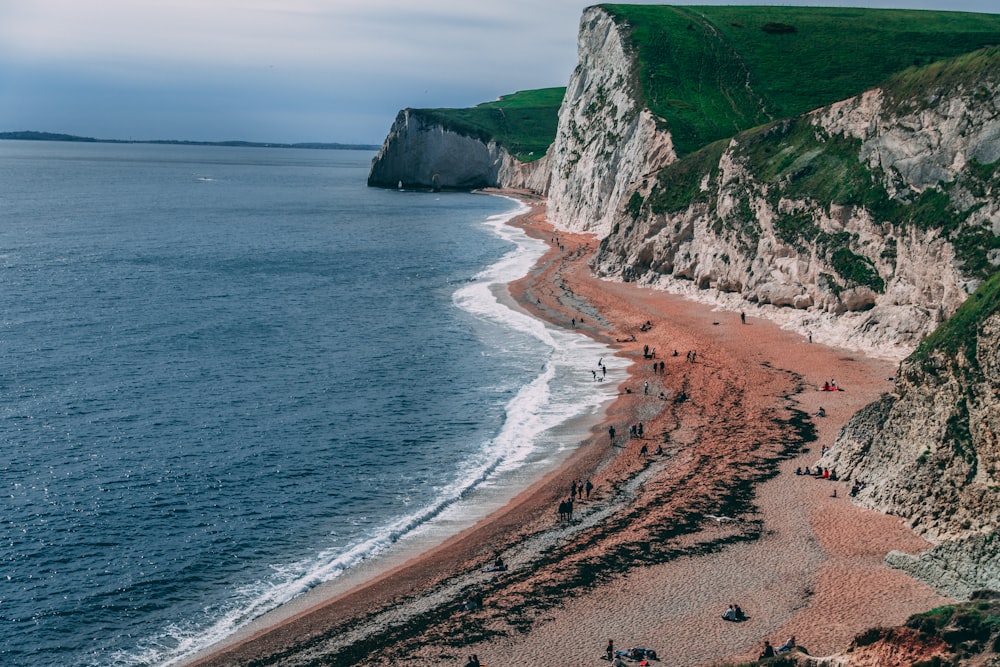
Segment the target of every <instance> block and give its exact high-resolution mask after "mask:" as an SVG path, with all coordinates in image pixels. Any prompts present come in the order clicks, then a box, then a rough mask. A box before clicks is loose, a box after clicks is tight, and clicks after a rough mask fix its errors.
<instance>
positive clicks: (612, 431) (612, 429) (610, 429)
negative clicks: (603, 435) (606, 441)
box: [608, 424, 615, 445]
mask: <svg viewBox="0 0 1000 667" xmlns="http://www.w3.org/2000/svg"><path fill="white" fill-rule="evenodd" d="M608 435H609V436H611V444H612V445H613V444H615V425H614V424H612V425H611V426H609V427H608Z"/></svg>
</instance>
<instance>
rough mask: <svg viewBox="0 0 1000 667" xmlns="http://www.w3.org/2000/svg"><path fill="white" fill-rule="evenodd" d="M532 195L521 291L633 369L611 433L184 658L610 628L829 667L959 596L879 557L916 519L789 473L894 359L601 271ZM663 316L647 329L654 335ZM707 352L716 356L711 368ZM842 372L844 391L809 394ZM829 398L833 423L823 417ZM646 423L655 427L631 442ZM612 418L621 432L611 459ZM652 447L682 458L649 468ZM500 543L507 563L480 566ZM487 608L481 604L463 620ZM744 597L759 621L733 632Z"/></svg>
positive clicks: (577, 655)
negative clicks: (539, 250)
mask: <svg viewBox="0 0 1000 667" xmlns="http://www.w3.org/2000/svg"><path fill="white" fill-rule="evenodd" d="M504 194H507V195H514V196H516V195H517V194H518V193H504ZM522 201H524V200H523V199H522ZM526 203H529V205H530V207H531V208H530V210H529V211H528V212H527V213H525V214H524V215H522V216H521V217H520V218H518V219H516V220H513V221H511V222H509V223H508V224H513V225H515V226H518V227H520V228H522V229H524V230H525V231H526V232H527V233H528V234H529V235H533V236H535V238H541V239H543V240H547V241H548V242H549V244H550V248H549V250H548V251H547V252H546V253H545V254H544V255H543V256H542V258H541V259H540V260H539V261H538V263H537V264H536V265H535V267H534V268H532V269H531V272H530V273H529V275H528V276H526V277H525V278H522V279H520V280H517V281H514V282H513V283H511V284H510V286H509V290H510V293H511V296H512V298H514V299H515V300H516V301H517V302H518V303H519V304H520V306H521V308H523V309H524V310H526V311H528V312H530V313H532V314H533V315H534V316H536V317H538V318H540V319H543V320H545V321H547V322H550V323H552V324H555V325H557V326H562V327H564V328H566V329H572V328H576V329H579V330H580V331H581V332H582V333H586V334H587V335H589V336H590V337H592V338H594V339H595V340H596V341H599V342H603V343H605V344H608V345H610V346H612V347H615V348H617V353H616V354H617V355H620V356H624V357H626V358H628V359H629V360H630V362H631V366H630V368H629V371H628V372H629V377H628V379H627V380H626V381H625V382H624V383H623V384H622V385H621V386H620V388H619V390H620V393H619V397H618V399H617V400H616V401H615V402H614V403H613V404H611V405H610V406H608V408H607V409H606V410H605V411H604V420H603V421H601V424H600V425H598V426H596V427H594V428H592V429H590V437H589V438H587V440H586V442H584V443H581V444H580V445H578V446H577V447H576V448H575V449H574V450H573V451H572V453H570V454H569V456H568V457H567V458H566V459H565V460H564V461H563V462H562V463H561V465H560V466H559V467H558V468H556V469H554V470H551V471H550V472H548V473H547V474H546V475H545V476H544V477H543V478H542V479H541V480H540V481H537V482H535V483H534V484H532V485H531V486H530V487H529V488H528V489H527V490H525V491H524V492H522V493H521V494H519V495H518V496H516V497H515V498H513V499H512V500H510V502H509V503H507V504H506V505H505V506H504V507H502V508H500V509H498V510H497V511H495V512H493V513H492V514H491V515H489V516H487V517H485V518H484V519H482V520H480V521H479V522H477V523H476V524H475V525H474V526H472V527H471V528H469V529H467V530H465V531H463V532H462V533H459V534H458V535H456V536H454V537H452V538H449V539H448V540H447V541H445V542H444V543H442V544H440V545H438V546H436V547H434V548H432V549H430V550H429V551H427V552H425V553H423V554H422V555H419V556H417V557H416V558H414V559H412V560H408V561H406V562H403V563H400V564H398V565H396V566H395V567H393V568H392V569H391V570H389V571H387V572H384V573H381V574H379V575H378V576H376V577H375V578H374V579H372V580H370V581H368V582H367V583H363V584H361V585H360V586H358V587H354V588H352V589H351V590H348V591H342V592H338V593H336V594H335V595H333V596H332V597H329V599H322V600H318V601H316V604H314V605H313V606H311V607H309V608H306V609H302V610H301V611H297V612H295V613H294V614H292V615H291V617H289V618H285V619H284V620H281V621H280V622H278V623H276V624H273V625H272V624H267V625H266V627H263V628H261V629H259V630H258V631H256V632H254V633H251V635H250V636H249V637H246V638H244V639H242V641H239V642H237V643H235V644H232V645H229V646H223V647H220V646H218V645H217V646H215V647H212V649H210V651H208V652H206V653H203V654H199V656H195V658H193V659H192V661H188V662H185V663H184V664H191V665H233V664H248V663H253V664H261V665H268V664H289V665H290V664H308V663H309V661H311V660H318V659H320V658H321V656H323V660H324V664H331V665H341V664H343V665H354V664H367V663H369V662H370V663H372V664H374V663H376V662H378V663H383V662H385V661H386V660H388V661H390V662H393V661H401V662H403V663H405V664H413V665H423V664H427V665H431V664H452V663H453V664H463V663H464V658H465V657H466V656H467V655H468V654H471V653H478V654H479V655H480V656H481V657H482V658H483V660H484V662H486V663H487V664H497V665H503V664H514V663H515V662H523V661H525V660H530V659H538V660H545V659H550V658H551V651H552V647H553V646H558V647H559V654H560V655H561V656H564V657H566V658H568V659H577V660H592V659H596V658H597V657H598V656H599V655H600V653H601V650H602V649H603V645H604V643H606V637H608V636H611V637H614V638H616V644H618V645H619V646H621V647H623V648H624V647H625V646H626V644H635V645H646V646H650V647H652V648H655V649H656V650H657V652H658V653H659V654H660V656H661V658H665V657H666V656H668V655H670V656H672V658H671V661H670V664H689V665H698V664H708V663H712V662H717V661H718V660H721V659H728V658H748V657H750V658H752V657H753V656H754V655H755V649H757V648H758V647H759V645H760V644H761V643H762V640H763V639H764V638H769V639H771V640H772V642H774V641H775V640H777V641H782V640H783V639H784V637H781V636H780V635H781V634H783V633H786V632H787V633H790V634H796V635H797V636H798V637H799V638H800V641H801V642H802V643H803V644H805V645H806V646H808V647H809V648H810V649H811V651H810V652H812V653H813V654H814V655H816V654H817V651H819V654H823V653H830V652H834V651H838V650H844V649H846V647H847V643H848V642H849V640H850V638H851V637H853V634H855V633H857V632H860V631H862V630H864V629H867V628H868V627H871V626H872V625H878V624H894V623H895V622H901V621H902V620H904V619H905V618H906V616H908V615H909V614H910V613H914V612H916V611H924V610H926V609H927V608H929V607H930V606H934V605H935V604H943V603H946V602H948V600H947V599H946V598H942V597H941V596H937V595H936V594H934V593H933V591H930V589H929V588H927V587H926V586H924V585H922V584H919V583H917V582H915V581H913V580H910V579H909V578H907V577H905V576H904V575H901V574H899V573H896V572H894V571H891V570H889V569H888V568H887V567H885V566H884V564H882V561H881V559H882V557H883V556H884V553H885V552H886V551H888V550H890V549H901V550H907V551H910V552H916V551H919V550H921V549H923V548H926V547H927V546H928V545H927V544H926V543H925V542H923V541H922V540H919V539H918V538H916V537H915V536H914V535H913V534H912V533H911V532H909V531H907V530H906V529H904V528H903V527H902V525H901V523H900V521H899V520H898V519H895V518H892V517H885V516H883V515H876V514H874V513H871V512H866V511H864V510H861V509H859V508H856V507H854V506H853V505H851V504H850V503H849V502H848V501H847V500H846V499H845V498H844V496H846V491H842V493H841V496H840V498H839V499H835V498H832V497H830V492H831V489H832V488H835V487H834V485H835V484H837V483H831V482H825V481H820V480H813V479H808V478H803V477H797V476H794V475H793V474H792V473H793V471H794V469H795V467H801V466H804V465H813V464H814V463H815V461H816V460H818V459H819V452H818V451H811V445H816V446H817V447H818V446H819V445H821V444H822V445H829V444H832V441H833V438H834V437H835V435H836V431H837V430H838V429H839V426H840V425H842V424H843V423H844V422H845V421H846V419H847V418H848V417H849V416H850V414H853V412H854V411H855V410H857V409H858V408H859V407H861V406H862V405H864V404H865V403H867V402H868V401H870V400H872V399H874V398H875V397H877V395H878V394H879V393H880V392H881V391H882V390H885V389H886V388H887V387H888V383H887V381H886V379H885V378H887V377H888V376H889V375H891V374H892V372H893V369H892V368H891V366H890V365H889V364H888V363H886V362H884V361H878V360H873V359H868V358H863V357H861V356H860V354H859V353H854V352H848V351H845V350H836V349H833V348H827V347H824V346H820V345H815V346H813V345H809V344H807V343H805V341H804V340H802V337H801V336H797V335H795V334H794V333H790V332H787V331H782V330H781V329H779V328H778V327H777V325H774V324H772V323H769V322H766V321H764V320H756V319H755V318H753V317H751V318H748V322H747V324H746V325H742V324H741V323H740V321H739V319H738V317H737V316H736V315H735V314H734V313H725V312H718V311H715V310H713V309H711V308H709V307H707V306H704V305H701V304H694V303H692V302H690V301H686V300H684V299H683V298H681V297H677V296H673V295H669V294H666V293H663V292H654V291H653V290H649V289H643V288H639V287H636V286H632V285H625V284H615V283H603V282H601V281H599V280H597V279H596V278H594V277H593V276H591V275H589V268H588V266H587V263H586V260H587V258H588V257H589V256H590V255H591V253H592V252H593V251H594V249H595V248H596V240H595V239H593V238H591V237H586V236H582V235H571V234H568V233H565V232H558V233H556V232H554V231H553V230H552V229H551V227H549V226H548V225H547V223H546V222H545V221H544V202H540V201H539V200H534V201H530V200H529V201H528V202H526ZM557 237H558V239H559V243H558V244H556V243H554V242H552V239H555V238H557ZM560 246H561V247H560ZM605 317H606V318H607V319H605ZM578 318H579V319H581V320H582V322H583V323H582V324H580V323H578V322H577V321H576V320H577V319H578ZM646 322H651V323H652V324H653V326H652V328H651V329H648V330H643V328H644V326H643V325H645V323H646ZM737 332H738V333H737ZM632 335H635V337H636V339H637V340H635V341H634V342H633V341H631V340H628V339H630V338H631V336H632ZM616 338H617V339H620V340H626V341H627V342H624V343H615V339H616ZM650 344H652V346H653V347H658V348H659V349H660V352H659V354H658V358H657V360H656V361H657V363H662V364H663V365H664V366H661V367H659V368H663V370H662V372H661V370H659V368H658V369H657V370H656V371H655V372H654V371H652V362H651V361H650V360H649V359H647V358H644V357H643V350H642V346H643V345H650ZM673 349H678V350H680V351H681V354H679V355H678V356H677V357H674V356H672V352H673ZM689 350H695V351H696V352H697V355H698V356H697V360H696V361H695V362H693V363H692V362H689V361H688V360H687V358H686V357H685V356H684V353H686V352H687V351H689ZM779 359H780V361H779ZM834 374H835V376H836V377H837V378H838V379H839V381H840V383H841V385H842V386H844V387H847V388H848V392H847V393H846V394H845V395H844V396H839V395H838V396H836V397H834V396H819V395H816V394H817V392H811V391H809V390H810V389H811V388H812V387H813V386H815V385H816V384H817V383H819V382H822V379H823V378H824V377H831V376H834ZM646 386H652V392H650V394H647V393H646V391H645V387H646ZM625 387H628V388H629V389H631V390H632V391H631V393H625V389H624V388H625ZM661 391H662V392H663V395H664V398H665V399H666V400H661V399H660V398H659V394H660V392H661ZM821 399H823V400H825V401H826V403H824V405H825V406H826V409H827V413H828V416H827V417H826V418H824V419H810V418H809V415H810V414H811V413H812V412H813V411H814V410H815V409H816V408H817V407H818V405H820V403H818V401H819V400H821ZM835 399H836V402H833V401H834V400H835ZM636 422H644V423H645V424H646V430H645V434H646V435H645V436H644V437H643V438H641V439H634V440H633V439H628V438H625V437H624V436H625V435H626V434H627V426H628V424H631V423H636ZM610 424H615V425H617V428H618V433H619V434H620V435H619V436H617V437H616V446H614V447H609V446H608V434H607V427H608V425H610ZM619 438H620V440H619ZM642 445H647V449H649V450H652V449H654V448H655V447H657V446H663V447H664V450H665V451H664V454H663V455H661V456H655V455H651V454H649V453H646V454H643V453H642V452H641V451H640V447H641V446H642ZM587 478H593V479H594V480H595V482H596V484H597V488H596V489H595V493H594V498H593V499H592V500H587V501H584V502H583V503H581V504H580V505H582V507H580V508H579V512H578V514H577V516H576V517H575V518H574V521H572V522H561V523H560V522H556V521H555V516H554V515H555V510H554V507H555V504H556V503H557V502H558V501H559V499H560V498H561V497H562V496H564V495H565V494H566V493H567V492H568V486H569V480H576V479H587ZM841 486H842V485H841ZM789 508H795V509H794V510H790V509H789ZM497 545H503V548H502V549H498V546H497ZM883 549H884V551H883ZM498 550H501V551H502V552H503V556H504V559H505V561H507V562H508V563H509V564H510V569H509V570H508V571H507V572H503V573H499V574H490V575H487V574H483V573H482V572H481V568H482V566H483V565H484V564H485V563H488V562H490V561H491V560H492V559H493V557H494V556H495V553H496V551H498ZM751 575H752V576H751ZM844 581H851V582H852V585H850V586H845V585H843V582H844ZM858 581H864V582H866V585H865V586H864V587H859V586H856V585H853V584H855V583H856V582H858ZM861 588H863V590H859V589H861ZM847 589H851V590H847ZM678 593H680V595H678ZM477 596H481V597H482V599H483V600H484V604H483V605H482V606H479V607H477V608H475V609H465V608H464V607H463V603H464V602H465V601H466V600H467V599H469V598H470V597H473V598H474V597H477ZM872 600H874V602H873V601H872ZM734 601H735V602H738V603H740V604H741V605H742V606H744V607H745V608H747V609H748V611H749V612H750V614H751V617H752V618H751V622H750V623H745V624H739V625H738V626H735V627H727V626H729V624H725V623H724V622H721V623H720V621H718V615H719V614H720V613H721V611H722V610H724V609H725V606H726V604H727V603H729V602H734ZM286 611H287V610H286ZM529 630H530V632H528V631H529ZM779 637H780V638H779ZM706 639H709V640H710V641H706ZM668 642H669V643H670V644H671V645H670V646H668V645H667V643H668ZM598 644H600V646H598ZM674 644H679V645H680V646H677V645H674Z"/></svg>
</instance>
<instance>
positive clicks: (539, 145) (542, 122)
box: [413, 88, 566, 162]
mask: <svg viewBox="0 0 1000 667" xmlns="http://www.w3.org/2000/svg"><path fill="white" fill-rule="evenodd" d="M565 92H566V89H565V88H542V89H539V90H523V91H520V92H517V93H514V94H512V95H504V96H503V97H501V98H500V99H499V100H496V101H494V102H484V103H483V104H479V105H477V106H475V107H472V108H469V109H414V110H413V111H414V112H415V113H417V114H419V115H420V116H421V117H423V118H425V119H427V120H428V121H430V122H437V123H441V125H443V126H444V127H446V128H449V129H451V130H454V131H455V132H458V133H459V134H464V135H466V136H471V137H475V138H477V139H481V140H482V141H486V142H488V141H491V140H495V141H496V142H497V143H499V144H500V145H501V146H503V147H504V148H506V149H507V151H508V152H510V153H511V154H512V155H513V156H514V157H516V158H517V159H519V160H521V161H522V162H531V161H533V160H537V159H539V158H541V157H543V156H544V155H545V151H546V150H547V149H548V147H549V146H550V145H551V144H552V142H553V141H555V138H556V127H557V125H558V123H559V105H560V104H562V99H563V95H564V94H565Z"/></svg>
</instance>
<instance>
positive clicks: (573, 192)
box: [547, 7, 676, 236]
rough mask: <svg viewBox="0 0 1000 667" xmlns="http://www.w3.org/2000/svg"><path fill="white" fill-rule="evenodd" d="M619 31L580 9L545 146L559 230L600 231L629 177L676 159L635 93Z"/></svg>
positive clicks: (632, 68) (594, 11)
mask: <svg viewBox="0 0 1000 667" xmlns="http://www.w3.org/2000/svg"><path fill="white" fill-rule="evenodd" d="M621 30H622V28H621V27H620V26H618V25H616V24H615V22H614V21H613V20H612V18H611V16H610V15H608V14H607V12H605V11H604V10H603V9H601V8H600V7H590V8H588V9H586V10H585V11H584V13H583V18H582V20H581V23H580V33H579V42H578V50H579V63H578V65H577V67H576V70H575V71H574V72H573V75H572V77H571V79H570V82H569V84H568V85H567V88H566V96H565V98H564V99H563V104H562V108H561V109H560V111H559V128H558V130H557V135H556V140H555V143H554V144H553V145H552V147H551V148H550V149H549V159H550V160H551V162H550V172H551V186H550V189H549V192H548V210H547V217H548V219H549V221H550V222H552V223H553V224H554V225H555V226H556V227H559V228H562V229H567V230H573V231H587V232H593V233H595V234H597V235H598V236H605V235H607V234H608V232H610V231H611V228H612V225H613V221H614V217H615V214H616V212H617V211H618V209H619V208H620V206H621V204H622V200H623V197H625V196H627V195H629V194H631V192H630V191H629V187H630V186H631V185H632V183H634V182H635V181H637V180H639V179H641V178H642V177H643V176H644V175H645V174H648V173H650V172H653V171H655V170H656V169H658V168H659V167H662V166H663V165H665V164H668V163H670V162H672V161H673V160H675V159H676V154H675V153H674V149H673V145H672V142H671V138H670V133H669V132H668V131H666V130H662V129H659V128H657V124H656V120H655V118H654V117H653V115H652V114H651V113H650V112H649V110H648V109H646V108H645V105H644V104H643V103H642V101H641V100H640V99H639V96H640V94H641V93H640V92H639V85H638V73H637V71H636V66H637V64H636V62H635V59H634V58H633V57H632V55H631V54H629V53H627V51H626V48H625V43H624V41H623V39H622V35H621V32H620V31H621Z"/></svg>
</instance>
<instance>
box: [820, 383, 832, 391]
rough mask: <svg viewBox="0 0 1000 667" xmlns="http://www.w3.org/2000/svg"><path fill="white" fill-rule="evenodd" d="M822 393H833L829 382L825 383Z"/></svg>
mask: <svg viewBox="0 0 1000 667" xmlns="http://www.w3.org/2000/svg"><path fill="white" fill-rule="evenodd" d="M822 391H833V390H832V389H830V383H829V382H824V383H823V389H822Z"/></svg>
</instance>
